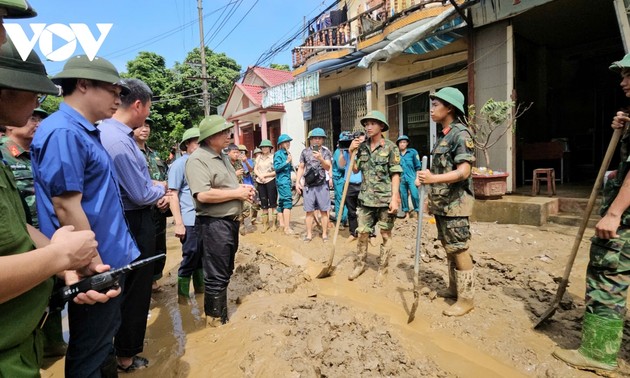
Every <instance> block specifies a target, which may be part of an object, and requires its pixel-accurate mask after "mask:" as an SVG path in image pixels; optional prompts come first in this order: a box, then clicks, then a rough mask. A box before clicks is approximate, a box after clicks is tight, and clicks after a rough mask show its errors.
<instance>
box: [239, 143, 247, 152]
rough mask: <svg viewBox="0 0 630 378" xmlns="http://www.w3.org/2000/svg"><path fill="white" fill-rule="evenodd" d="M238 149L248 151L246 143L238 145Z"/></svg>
mask: <svg viewBox="0 0 630 378" xmlns="http://www.w3.org/2000/svg"><path fill="white" fill-rule="evenodd" d="M238 150H239V151H244V152H247V147H245V145H244V144H239V145H238Z"/></svg>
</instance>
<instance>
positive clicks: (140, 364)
mask: <svg viewBox="0 0 630 378" xmlns="http://www.w3.org/2000/svg"><path fill="white" fill-rule="evenodd" d="M146 367H149V360H147V359H146V358H144V357H140V356H133V358H132V359H131V364H129V366H126V367H125V366H122V365H121V364H118V371H120V372H123V373H131V372H132V371H135V370H139V369H144V368H146Z"/></svg>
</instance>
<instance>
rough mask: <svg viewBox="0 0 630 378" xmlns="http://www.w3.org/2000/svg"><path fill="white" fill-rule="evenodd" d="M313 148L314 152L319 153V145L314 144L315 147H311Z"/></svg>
mask: <svg viewBox="0 0 630 378" xmlns="http://www.w3.org/2000/svg"><path fill="white" fill-rule="evenodd" d="M311 148H312V149H313V151H319V144H314V145H313V146H311Z"/></svg>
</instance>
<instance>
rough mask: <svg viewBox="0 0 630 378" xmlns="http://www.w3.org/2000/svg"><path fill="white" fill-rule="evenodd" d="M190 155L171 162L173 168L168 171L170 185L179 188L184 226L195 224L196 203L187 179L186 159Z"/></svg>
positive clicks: (184, 155) (171, 187)
mask: <svg viewBox="0 0 630 378" xmlns="http://www.w3.org/2000/svg"><path fill="white" fill-rule="evenodd" d="M188 156H190V155H188V154H183V155H182V157H180V158H179V159H177V160H175V161H174V162H173V164H171V168H170V169H169V171H168V187H169V188H170V189H174V190H177V195H178V198H179V207H180V209H181V212H182V221H183V222H184V226H191V227H192V226H194V225H195V204H194V203H193V198H192V194H190V188H189V187H188V181H186V160H188Z"/></svg>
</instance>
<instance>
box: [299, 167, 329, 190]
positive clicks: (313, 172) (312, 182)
mask: <svg viewBox="0 0 630 378" xmlns="http://www.w3.org/2000/svg"><path fill="white" fill-rule="evenodd" d="M324 181H326V177H325V176H322V174H321V172H320V169H319V168H315V167H311V168H309V169H308V170H307V171H306V173H304V183H305V184H306V186H318V185H321V184H323V183H324Z"/></svg>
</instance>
